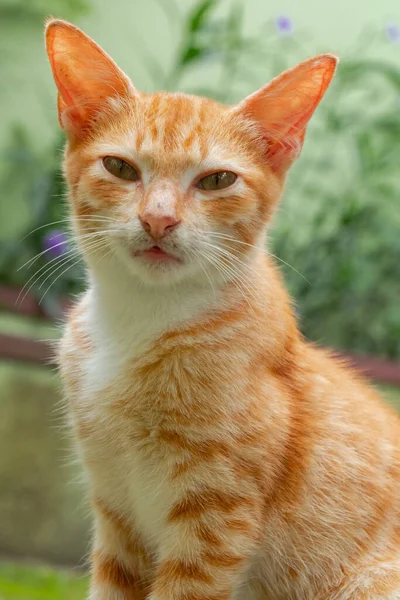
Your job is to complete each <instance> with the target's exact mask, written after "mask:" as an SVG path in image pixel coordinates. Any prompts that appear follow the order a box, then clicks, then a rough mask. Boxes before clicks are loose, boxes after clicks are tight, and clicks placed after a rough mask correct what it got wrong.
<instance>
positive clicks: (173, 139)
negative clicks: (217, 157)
mask: <svg viewBox="0 0 400 600" xmlns="http://www.w3.org/2000/svg"><path fill="white" fill-rule="evenodd" d="M214 109H215V107H214ZM211 118H212V103H211V102H210V101H208V100H206V99H203V98H199V97H193V96H187V95H184V94H153V95H151V96H148V97H146V98H145V99H144V102H143V107H142V118H141V119H140V120H141V123H140V124H139V127H138V129H140V130H141V131H139V130H138V131H136V132H135V149H136V151H137V152H143V153H151V152H158V153H160V152H163V153H165V152H167V153H173V154H175V155H176V156H177V155H179V154H182V155H183V156H184V155H186V156H188V157H189V156H190V158H192V159H194V160H196V161H198V162H200V161H201V160H204V158H205V156H206V154H207V150H208V137H209V130H210V119H211Z"/></svg>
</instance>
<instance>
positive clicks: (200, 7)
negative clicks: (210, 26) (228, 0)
mask: <svg viewBox="0 0 400 600" xmlns="http://www.w3.org/2000/svg"><path fill="white" fill-rule="evenodd" d="M217 3H218V0H203V2H200V3H199V4H197V5H196V6H195V8H194V10H193V11H192V13H191V14H190V16H189V18H188V28H189V31H190V32H192V33H194V32H196V31H199V30H200V29H201V28H202V27H203V25H204V23H205V21H206V19H207V17H208V15H209V13H210V11H211V10H212V9H213V8H214V7H216V5H217Z"/></svg>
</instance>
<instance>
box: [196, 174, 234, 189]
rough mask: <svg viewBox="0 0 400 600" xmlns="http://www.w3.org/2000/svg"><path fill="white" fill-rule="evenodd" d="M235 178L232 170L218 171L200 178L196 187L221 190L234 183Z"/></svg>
mask: <svg viewBox="0 0 400 600" xmlns="http://www.w3.org/2000/svg"><path fill="white" fill-rule="evenodd" d="M236 179H237V175H236V174H235V173H232V171H218V172H217V173H211V175H206V176H205V177H203V178H202V179H200V181H198V182H197V184H196V187H198V188H200V189H201V190H223V189H225V188H227V187H229V186H230V185H232V184H233V183H235V181H236Z"/></svg>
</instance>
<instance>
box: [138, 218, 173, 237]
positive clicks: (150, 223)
mask: <svg viewBox="0 0 400 600" xmlns="http://www.w3.org/2000/svg"><path fill="white" fill-rule="evenodd" d="M139 219H140V222H141V224H142V227H143V229H144V230H145V231H147V233H149V234H150V235H151V236H152V237H153V238H155V239H160V238H162V237H164V236H165V235H167V234H168V233H170V232H171V231H172V230H173V229H175V227H176V226H177V225H179V223H180V221H179V220H178V219H177V218H176V217H174V216H172V215H163V216H156V215H154V214H152V213H149V212H145V213H144V214H143V215H139Z"/></svg>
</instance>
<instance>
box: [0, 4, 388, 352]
mask: <svg viewBox="0 0 400 600" xmlns="http://www.w3.org/2000/svg"><path fill="white" fill-rule="evenodd" d="M58 2H60V3H61V2H63V4H64V5H65V6H64V8H71V9H79V10H82V9H84V8H86V6H85V4H86V3H83V1H82V0H70V2H67V1H66V0H58ZM160 2H161V0H160ZM4 4H7V2H6V3H4ZM20 4H21V7H23V4H22V3H20ZM49 4H50V2H49V0H48V1H47V2H45V0H36V3H33V4H32V6H35V7H37V9H38V11H39V12H40V11H41V10H47V8H48V5H49ZM161 4H162V5H163V8H164V11H165V13H166V14H168V15H170V16H171V20H173V21H174V27H176V22H178V23H179V28H180V33H181V43H180V46H179V48H178V51H177V53H176V57H175V61H174V64H173V65H172V67H171V69H170V71H169V72H168V73H166V74H165V73H164V72H163V70H162V69H161V67H160V65H159V64H158V63H157V60H156V59H155V58H154V57H153V56H151V53H150V52H147V51H146V48H144V49H143V62H144V63H145V64H146V66H147V67H148V70H149V72H151V73H152V74H153V76H154V87H155V88H159V89H160V88H163V89H183V90H185V91H189V92H191V93H199V94H203V95H207V96H212V97H214V98H217V99H218V100H221V101H227V102H230V101H236V100H238V99H239V98H240V97H242V96H243V95H244V93H249V92H250V91H252V90H254V89H256V88H257V87H258V86H259V85H261V84H262V83H263V82H265V79H266V77H268V75H269V76H270V77H272V76H274V75H276V74H277V73H278V72H279V71H281V70H282V69H284V68H286V67H288V66H291V65H293V64H295V63H296V61H297V60H298V54H299V48H300V46H301V43H302V41H304V40H302V39H300V37H299V38H298V37H296V35H295V34H293V35H282V34H280V33H279V32H278V31H276V29H275V28H274V26H273V24H272V23H270V24H269V25H267V26H264V25H263V29H262V31H260V33H259V34H257V35H253V36H246V35H245V34H244V33H243V21H244V18H243V14H244V7H245V4H244V1H243V2H237V3H236V4H233V5H232V6H231V8H230V10H229V11H228V12H227V13H224V14H222V15H221V12H220V11H219V10H216V9H218V4H219V2H217V0H202V1H200V2H198V3H197V4H196V5H195V7H194V8H193V9H192V10H191V11H189V13H188V14H186V15H182V14H179V11H178V9H177V7H176V6H175V5H174V4H173V3H172V2H171V1H170V0H168V1H167V0H162V2H161ZM52 5H53V3H52ZM2 6H3V5H2V4H0V11H1V7H2ZM52 10H53V9H52ZM171 27H173V25H172V23H171ZM372 35H375V36H376V32H366V34H365V36H364V38H363V39H361V40H359V42H358V46H357V47H355V48H354V53H353V55H351V54H350V53H349V55H348V56H347V57H345V58H344V59H343V60H342V62H341V64H340V67H339V70H338V73H337V76H336V79H335V82H334V84H333V86H332V89H331V90H330V91H329V93H328V94H327V96H326V98H325V99H324V101H323V102H322V104H321V106H320V107H319V108H318V111H317V114H316V116H315V118H314V119H313V121H312V124H311V126H310V128H309V133H308V136H307V139H306V144H305V148H304V151H303V156H302V157H301V159H300V160H299V161H298V163H297V165H296V166H295V167H294V169H293V172H292V173H291V175H290V177H289V181H288V186H287V193H286V195H285V200H284V202H283V203H282V205H281V208H280V211H279V213H278V215H277V217H276V219H275V221H274V223H273V225H272V227H271V232H270V238H271V239H270V248H271V251H272V252H274V254H276V255H277V256H278V257H279V258H280V259H281V260H282V261H283V263H281V266H282V270H283V271H284V274H285V277H286V281H287V284H288V286H289V289H290V291H291V293H292V295H293V297H294V298H295V303H296V308H297V311H298V313H299V316H300V318H301V325H302V328H303V331H304V333H305V334H306V335H307V336H308V337H310V338H311V339H313V340H317V341H318V342H321V343H324V344H327V345H331V346H334V347H337V348H343V349H348V350H351V351H354V352H359V353H371V354H378V355H382V356H387V357H393V358H399V357H400V306H399V297H400V267H399V265H400V235H399V232H400V218H399V206H400V201H399V182H398V169H399V165H400V143H399V139H400V102H399V99H400V63H396V62H395V61H393V62H392V63H388V62H385V61H383V60H379V61H378V60H376V59H372V58H370V57H369V54H368V45H369V40H370V38H371V36H372ZM382 35H383V34H382ZM307 43H308V45H310V44H311V43H312V40H310V39H307ZM315 51H316V52H317V51H318V48H315ZM360 57H361V58H360ZM204 64H206V65H207V66H208V67H210V66H211V67H212V68H213V70H214V71H215V77H213V79H212V81H213V83H212V85H211V84H210V83H208V84H207V85H204V84H203V83H199V84H198V85H193V81H196V78H195V77H193V74H194V73H196V72H200V71H201V69H202V68H203V65H204ZM265 65H269V68H270V72H269V73H266V72H265ZM261 67H262V68H261ZM214 71H213V72H214ZM55 127H56V124H55ZM55 139H56V142H55V143H54V144H53V145H52V146H51V147H50V148H48V150H47V152H45V153H44V154H43V155H42V154H40V153H38V152H37V150H36V149H35V147H34V144H33V143H32V142H31V140H29V139H28V138H27V136H26V134H25V132H24V131H22V130H21V129H19V128H18V127H14V129H13V130H12V131H10V145H9V148H8V149H7V152H6V153H5V156H4V161H5V162H6V169H5V174H4V181H3V182H2V183H1V185H2V186H3V189H5V188H4V186H6V189H8V190H9V191H10V194H11V195H12V196H13V197H16V198H17V197H18V198H19V199H21V198H22V199H26V202H27V203H28V201H29V206H30V209H29V211H30V213H29V222H28V223H26V225H24V227H23V228H22V230H21V231H20V232H19V233H18V236H14V237H13V238H10V239H6V240H3V241H2V245H1V248H0V257H1V258H0V280H1V281H3V282H7V283H12V284H17V285H23V284H24V283H26V281H27V280H28V279H29V278H30V277H31V276H32V274H33V273H34V272H35V269H37V268H42V271H41V273H42V275H43V276H42V278H40V277H39V278H38V280H37V281H36V280H35V278H33V280H32V281H31V282H30V283H29V285H31V283H33V287H32V291H33V292H34V293H36V294H37V295H38V297H41V296H42V294H43V292H44V291H46V289H47V287H48V284H49V283H50V282H51V281H52V279H51V278H50V280H49V281H46V285H43V281H44V279H45V277H49V274H51V273H52V270H51V265H48V264H47V263H48V258H47V256H48V254H46V253H45V254H43V255H42V256H41V257H39V258H38V259H37V260H36V261H35V262H34V268H33V266H32V268H31V269H30V270H26V269H22V270H20V271H18V267H19V266H21V265H22V264H23V263H24V262H26V261H27V260H29V259H30V258H32V257H33V256H34V255H35V254H37V253H39V252H41V251H42V238H43V233H44V232H45V231H46V228H42V226H43V225H44V224H45V223H52V222H56V221H60V220H61V219H64V217H65V215H66V208H65V204H64V184H63V181H62V177H61V174H60V171H59V162H60V152H61V148H62V144H63V140H62V136H61V135H58V136H56V137H55ZM21 164H22V165H23V166H24V168H23V169H22V170H21ZM32 207H33V209H32ZM51 227H57V228H59V227H63V228H64V227H65V224H64V223H57V224H55V225H49V228H51ZM37 228H40V229H37ZM35 229H36V231H34V233H33V234H31V235H29V236H28V237H26V238H25V239H24V240H23V241H22V242H21V239H22V238H23V237H24V236H25V234H27V233H28V232H29V231H32V230H35ZM286 263H287V264H286ZM70 264H71V265H72V262H71V263H70ZM65 265H66V266H68V265H69V263H67V262H66V263H65ZM288 265H291V267H290V266H288ZM62 271H63V269H62V268H60V267H59V270H58V271H55V272H54V274H53V277H52V278H53V279H54V285H52V287H51V288H50V290H49V291H48V293H46V295H45V298H44V306H45V308H46V309H47V310H48V311H49V312H50V313H51V314H52V315H54V314H57V310H58V308H57V307H58V301H59V298H60V296H61V295H62V294H65V293H66V292H77V291H79V290H80V289H81V288H82V282H83V279H82V265H74V266H71V268H70V269H69V270H67V271H66V272H65V273H63V272H62ZM299 273H300V274H299ZM39 288H40V289H39Z"/></svg>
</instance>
